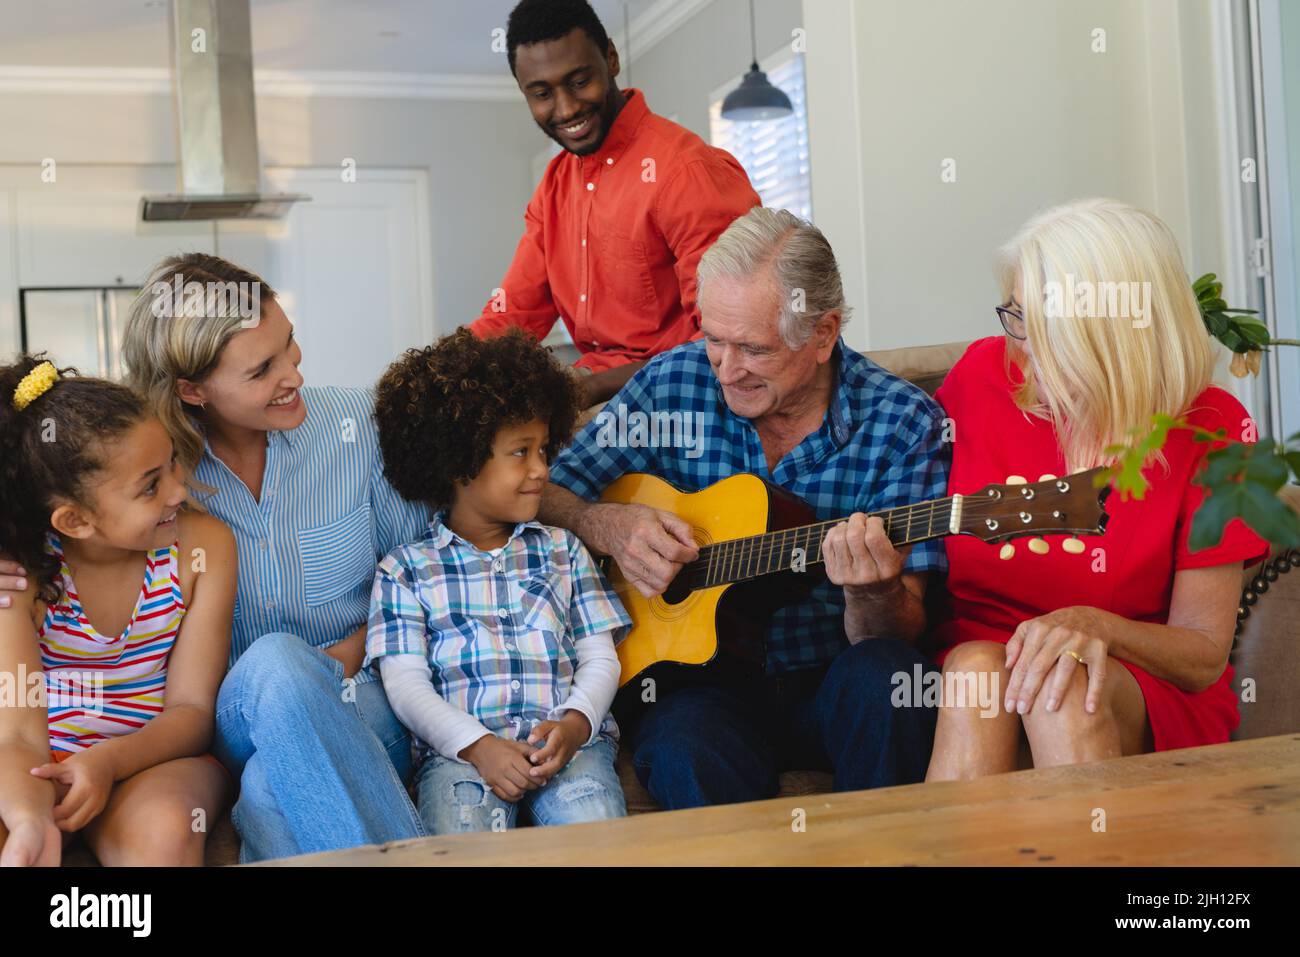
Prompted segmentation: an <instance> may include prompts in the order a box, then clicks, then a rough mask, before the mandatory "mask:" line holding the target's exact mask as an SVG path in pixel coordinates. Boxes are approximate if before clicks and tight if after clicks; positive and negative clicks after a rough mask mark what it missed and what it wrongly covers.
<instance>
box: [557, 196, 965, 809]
mask: <svg viewBox="0 0 1300 957" xmlns="http://www.w3.org/2000/svg"><path fill="white" fill-rule="evenodd" d="M698 282H699V303H700V313H701V330H702V332H703V341H697V342H690V343H686V344H684V345H681V346H678V347H676V348H674V349H672V350H671V351H669V352H666V353H664V354H662V355H660V356H658V357H656V358H655V359H653V360H652V361H651V362H649V363H648V364H647V365H646V366H645V368H643V369H641V370H640V371H639V372H637V374H636V375H635V376H634V377H633V378H632V379H631V380H629V381H628V383H627V384H626V385H625V386H624V387H623V388H622V390H620V391H619V392H618V394H617V395H615V396H614V398H613V399H612V400H611V407H612V408H614V409H618V408H619V406H620V405H622V406H626V408H627V413H628V415H629V416H630V415H631V414H632V413H633V412H642V413H645V414H647V415H652V414H656V413H662V412H667V413H676V412H680V413H691V417H692V418H695V419H699V420H701V421H702V423H703V424H702V427H700V426H699V424H698V423H697V427H696V428H695V429H694V430H693V431H694V432H695V433H696V434H697V435H698V436H700V439H701V441H702V443H703V444H702V449H700V448H663V447H659V448H645V447H627V446H622V447H619V446H613V445H611V444H610V443H609V442H608V441H607V440H606V438H607V437H601V436H600V435H599V433H600V424H599V422H598V421H593V422H591V423H589V424H588V425H587V426H586V427H585V428H584V429H583V430H582V431H581V432H580V433H579V434H578V436H577V438H576V439H575V440H574V442H573V444H572V445H571V446H570V447H569V448H567V449H566V450H565V451H564V452H562V453H561V454H560V455H559V456H558V457H557V459H556V461H555V464H554V466H553V468H552V469H551V476H550V484H549V485H548V486H547V488H546V492H545V495H544V498H543V506H542V513H541V517H542V521H544V522H546V523H547V524H552V525H560V526H563V527H566V528H570V529H572V530H573V531H574V532H575V533H577V535H578V536H579V537H580V538H582V540H583V541H584V542H585V543H586V544H587V545H588V546H589V547H590V548H591V549H592V550H593V551H596V552H599V553H603V554H609V555H612V556H613V557H614V559H615V560H616V561H617V562H618V565H619V568H620V570H621V571H622V572H623V574H624V575H625V576H626V577H627V578H628V579H629V580H630V581H631V582H632V584H634V585H635V586H636V588H637V589H638V590H639V591H641V592H642V594H644V595H646V596H652V595H656V594H661V593H662V592H663V591H664V590H665V589H666V588H667V587H668V585H669V583H670V582H671V581H672V579H673V577H674V576H675V575H676V574H677V571H678V570H679V569H680V568H681V567H682V565H683V564H685V563H686V562H690V561H693V560H694V559H695V558H696V557H698V551H697V549H696V546H695V542H694V541H693V539H692V536H691V531H690V527H689V526H688V525H687V523H686V522H684V521H682V520H681V519H679V518H677V517H676V516H674V515H672V514H670V513H668V512H665V511H661V510H656V509H652V508H649V507H646V506H642V505H621V504H602V503H598V502H595V501H593V500H594V499H596V498H597V497H598V496H599V495H600V493H601V491H602V490H603V489H604V488H605V486H607V485H608V484H609V483H610V482H612V481H613V480H615V479H616V478H618V477H619V476H621V475H623V474H625V473H627V472H647V473H650V474H653V475H657V476H659V477H660V478H663V479H665V480H667V481H669V482H672V483H673V484H675V485H677V486H678V487H680V488H683V489H687V490H691V491H694V490H698V489H701V488H704V487H706V486H708V485H711V484H713V483H714V482H717V481H719V480H721V479H723V478H726V477H727V476H729V475H733V474H736V473H741V472H749V473H752V474H755V475H758V476H760V477H762V478H764V479H767V480H768V481H771V482H773V483H775V484H777V485H779V486H782V487H783V488H785V489H787V490H789V491H790V492H793V493H794V494H795V495H798V496H799V497H800V498H802V499H804V500H805V501H806V502H807V503H808V504H809V505H811V506H812V508H813V510H814V511H815V512H816V514H817V518H818V519H819V520H821V521H826V520H830V519H834V518H838V517H843V516H848V515H850V514H851V516H852V517H851V518H850V519H849V520H848V521H846V522H842V523H840V524H838V525H836V526H835V527H834V528H832V530H831V531H830V532H829V533H828V534H827V536H826V539H825V543H824V544H823V554H824V556H825V562H826V569H825V570H826V580H824V581H823V582H822V583H821V584H819V585H818V586H817V587H815V588H814V589H813V590H812V592H811V594H810V595H809V596H808V597H807V598H806V599H804V600H802V601H800V602H799V603H797V604H794V605H790V606H787V607H785V608H782V609H780V610H779V611H777V612H776V613H775V615H773V616H772V618H771V620H770V624H769V625H768V629H767V633H766V645H765V658H766V664H765V669H764V674H763V675H761V676H754V677H745V676H743V674H741V673H738V672H734V671H731V670H729V669H727V668H725V667H721V666H709V667H708V668H707V669H706V670H704V671H703V672H702V675H701V677H700V679H699V680H695V681H691V682H688V683H685V684H681V685H679V686H678V687H675V688H672V689H671V690H668V691H667V692H666V693H660V694H659V695H658V696H657V700H656V701H655V702H654V703H653V704H651V705H649V706H648V707H647V708H646V709H644V711H643V712H642V713H641V714H640V715H639V717H638V720H637V721H636V724H635V726H634V727H631V728H624V729H623V735H624V746H627V744H628V743H630V744H631V747H632V750H633V755H634V762H635V765H636V771H637V775H638V777H639V778H640V779H641V782H642V784H643V785H645V787H646V788H647V789H648V790H649V792H650V794H651V795H652V796H653V797H654V798H655V800H656V801H658V802H659V803H660V804H661V805H662V806H663V807H665V808H683V807H697V806H701V805H711V804H728V803H733V802H738V801H752V800H758V799H762V798H768V797H772V796H774V795H775V794H776V791H777V780H778V774H779V772H780V771H782V770H788V769H795V768H800V769H826V770H831V771H833V772H834V786H835V789H836V790H838V791H843V790H856V789H860V788H870V787H882V786H886V785H892V784H904V783H909V782H914V781H920V780H922V779H923V778H924V777H925V770H926V764H927V762H928V760H929V756H930V748H931V745H932V743H933V735H934V723H935V715H934V713H933V711H932V710H930V709H928V708H920V707H899V708H895V707H893V706H892V705H891V692H892V690H893V676H895V675H897V674H903V675H906V676H907V678H906V680H909V681H910V680H912V675H913V673H914V668H915V667H916V666H917V665H920V666H921V668H922V669H925V668H927V667H928V666H927V665H926V664H925V662H924V659H923V658H922V656H921V655H920V653H919V652H918V651H917V650H916V649H915V648H914V647H913V644H912V643H913V642H914V641H915V639H916V638H917V637H918V636H919V635H920V634H921V632H922V631H923V630H924V627H925V610H924V607H923V604H922V599H923V597H924V593H925V584H926V576H927V574H929V573H930V572H937V571H942V570H944V569H945V567H946V565H945V559H944V552H943V547H942V543H941V542H937V541H932V542H923V543H920V544H918V545H915V546H913V547H912V548H911V550H910V552H909V551H906V550H904V551H899V550H896V549H895V548H894V547H893V545H892V544H891V543H890V541H889V538H888V536H887V535H886V534H885V530H884V527H883V525H882V524H881V522H880V520H879V519H877V518H872V519H867V518H866V516H865V515H864V514H863V513H865V512H873V511H878V510H881V509H886V508H891V507H894V506H899V505H906V504H910V503H914V502H921V501H925V500H927V499H933V498H938V497H942V496H943V495H944V494H946V483H947V465H946V462H947V450H946V447H945V445H944V442H943V440H942V424H941V421H942V413H941V411H940V410H939V408H938V406H937V405H935V403H934V402H933V401H932V400H931V399H930V398H929V397H928V396H926V395H925V393H923V392H922V391H920V390H919V389H917V388H915V387H913V386H911V385H909V384H908V383H906V382H904V381H903V380H901V379H899V378H897V377H895V376H893V375H891V374H889V373H888V372H885V371H884V370H883V369H881V368H880V367H879V366H877V365H875V364H874V363H872V362H871V361H870V360H868V359H866V358H865V357H863V356H862V355H860V354H858V353H856V352H854V351H852V350H851V349H849V348H848V347H847V346H845V345H844V343H843V341H842V340H841V338H840V328H841V326H842V325H843V323H844V321H845V319H846V318H847V313H848V308H847V307H846V305H845V303H844V293H843V287H842V284H841V281H840V275H839V268H838V266H837V265H836V262H835V258H834V254H833V253H832V251H831V247H830V244H829V243H828V242H827V241H826V238H825V237H824V236H823V235H822V234H821V232H820V231H819V230H818V229H817V228H816V227H814V226H812V225H811V224H809V223H806V222H804V221H803V220H800V219H799V218H797V217H796V216H794V215H793V214H791V213H789V212H787V211H785V210H772V209H763V208H755V209H752V210H750V211H749V213H747V214H746V215H744V216H742V217H741V218H739V219H737V220H736V221H735V222H734V223H733V224H732V225H731V226H730V227H729V228H728V229H727V230H726V231H725V232H723V233H722V235H721V236H720V237H719V238H718V240H717V241H716V242H715V243H714V245H713V246H712V247H711V248H710V249H709V250H708V251H707V252H706V253H705V254H704V256H703V257H702V258H701V260H700V265H699V276H698ZM683 444H685V443H683ZM691 444H692V445H694V444H695V443H691ZM641 445H644V443H641ZM908 700H909V702H910V700H911V698H910V696H908Z"/></svg>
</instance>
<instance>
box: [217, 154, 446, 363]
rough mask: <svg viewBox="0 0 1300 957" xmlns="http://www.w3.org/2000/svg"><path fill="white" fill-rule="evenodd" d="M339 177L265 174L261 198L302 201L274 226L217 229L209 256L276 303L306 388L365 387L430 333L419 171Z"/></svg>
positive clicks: (423, 189)
mask: <svg viewBox="0 0 1300 957" xmlns="http://www.w3.org/2000/svg"><path fill="white" fill-rule="evenodd" d="M339 172H340V171H339V169H337V168H327V169H290V168H279V167H271V168H268V169H267V170H266V173H265V178H266V183H265V188H266V190H267V191H268V192H288V193H306V194H307V195H309V196H311V197H312V198H311V201H310V202H303V203H298V204H296V205H295V206H294V207H293V210H292V212H291V213H290V214H289V215H288V217H286V218H285V219H284V220H281V221H278V222H275V223H270V224H267V223H240V222H222V223H221V224H220V225H219V228H218V231H217V252H218V254H219V255H221V256H224V257H226V258H227V259H230V260H232V261H234V262H236V263H238V264H240V265H242V266H245V267H247V268H249V269H252V270H253V271H254V272H257V273H259V274H260V275H261V276H262V277H263V278H264V279H265V280H266V281H267V282H268V283H270V284H271V285H272V286H273V287H274V288H275V290H276V292H278V293H279V294H280V302H281V305H282V306H283V308H284V310H285V312H286V313H287V314H288V316H289V318H290V319H291V320H293V322H294V326H295V330H296V334H297V337H298V340H299V342H300V343H301V345H302V351H303V363H302V370H303V375H304V376H305V377H306V380H307V383H308V384H309V385H340V386H371V385H373V384H374V383H375V381H376V380H377V379H378V378H379V376H380V375H381V374H382V372H383V371H384V369H385V368H386V367H387V366H388V364H389V363H390V362H392V361H393V359H395V358H396V357H397V356H398V355H399V354H400V353H401V352H402V351H403V350H404V349H407V348H409V347H411V346H421V345H426V344H428V343H429V342H431V341H433V339H434V337H435V335H436V332H437V326H436V324H435V321H434V315H433V277H432V254H431V252H430V248H431V247H430V243H431V237H430V234H429V228H428V209H429V205H428V192H427V186H426V183H425V174H424V172H423V171H418V170H371V169H366V168H364V167H363V168H361V169H359V170H358V171H357V178H356V182H343V181H342V178H341V177H340V175H339Z"/></svg>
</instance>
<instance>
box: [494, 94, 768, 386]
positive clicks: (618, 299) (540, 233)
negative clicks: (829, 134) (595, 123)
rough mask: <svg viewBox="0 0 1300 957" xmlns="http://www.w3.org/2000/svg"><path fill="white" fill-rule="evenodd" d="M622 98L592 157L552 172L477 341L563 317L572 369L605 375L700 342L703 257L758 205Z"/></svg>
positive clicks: (675, 132) (713, 152) (638, 97)
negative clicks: (576, 355) (573, 352)
mask: <svg viewBox="0 0 1300 957" xmlns="http://www.w3.org/2000/svg"><path fill="white" fill-rule="evenodd" d="M624 92H625V93H626V95H627V102H626V103H625V104H624V106H623V109H622V110H620V111H619V114H618V116H617V117H615V118H614V125H613V126H612V127H611V129H610V131H609V134H608V135H607V136H606V137H605V142H604V143H602V144H601V147H600V149H599V150H597V151H596V152H595V153H592V154H591V155H590V156H575V155H574V154H572V153H570V152H568V151H565V152H563V153H561V154H560V155H558V156H556V157H555V158H554V159H553V160H551V162H550V165H549V166H547V168H546V174H545V175H544V176H543V177H542V181H541V183H539V184H538V186H537V190H536V191H535V192H534V193H533V198H532V199H531V200H530V201H529V203H528V208H527V210H526V211H525V212H524V223H525V231H524V238H523V239H521V240H520V241H519V247H518V248H517V249H516V250H515V258H514V262H512V263H511V264H510V269H509V271H508V272H507V273H506V277H505V279H504V280H503V281H502V283H501V287H500V289H498V290H495V292H494V295H493V296H492V297H491V298H490V299H489V300H488V303H487V305H486V306H485V307H484V309H483V313H482V315H480V316H479V318H478V319H476V320H475V321H474V322H473V324H472V325H471V326H470V328H471V329H473V331H474V332H475V334H477V335H480V336H485V335H494V334H498V333H501V332H504V331H505V330H506V329H507V328H509V327H510V326H521V327H523V328H524V329H525V330H526V331H528V332H529V333H531V334H532V335H533V336H535V337H536V338H537V339H539V340H540V339H543V338H545V337H546V335H547V334H548V333H549V332H550V331H551V327H552V326H554V325H555V319H556V317H557V316H558V317H559V318H560V319H561V320H562V321H563V322H564V325H565V327H566V328H567V329H568V330H569V335H570V336H571V337H572V339H573V341H574V343H575V344H576V345H577V347H578V349H579V351H580V352H581V353H582V358H580V359H579V360H578V363H577V364H578V366H580V367H584V368H587V369H590V370H591V371H593V372H602V371H604V370H605V369H612V368H615V367H616V366H621V365H624V364H626V363H628V362H634V361H637V360H639V359H650V358H652V357H653V356H655V355H657V354H659V353H660V352H663V351H665V350H667V349H671V348H672V347H673V346H676V345H679V344H681V343H683V342H686V341H687V340H689V339H691V338H693V337H694V336H695V335H696V334H697V333H698V332H699V328H700V311H699V307H698V306H697V305H696V301H695V267H696V266H697V265H698V263H699V261H700V256H701V255H703V254H704V251H705V250H706V249H708V248H709V246H711V245H712V244H713V241H714V240H715V239H717V238H718V235H719V234H720V233H721V232H722V231H723V230H724V229H726V228H727V227H728V226H730V225H731V223H732V221H733V220H735V219H736V217H738V216H742V215H744V214H745V213H746V212H748V211H749V210H750V209H751V208H753V207H754V206H757V205H759V204H760V202H761V201H760V200H759V198H758V194H757V193H755V192H754V189H753V187H752V186H750V184H749V177H748V176H746V175H745V170H744V169H743V168H742V167H741V165H740V164H739V163H738V162H736V159H735V157H733V156H732V155H731V154H730V153H728V152H726V151H725V150H720V149H717V148H715V147H712V146H710V145H709V144H707V143H705V142H704V141H703V140H702V139H700V138H699V137H698V136H696V135H695V134H694V133H692V132H691V131H690V130H688V129H686V128H685V127H682V126H678V125H677V124H676V123H673V122H672V121H671V120H666V119H664V118H663V117H662V116H656V115H655V114H654V113H651V112H650V109H649V108H648V107H647V106H646V102H645V97H644V96H643V95H642V94H641V91H639V90H625V91H624Z"/></svg>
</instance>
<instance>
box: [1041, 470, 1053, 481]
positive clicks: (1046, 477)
mask: <svg viewBox="0 0 1300 957" xmlns="http://www.w3.org/2000/svg"><path fill="white" fill-rule="evenodd" d="M1055 478H1056V476H1055V475H1053V474H1052V473H1051V472H1044V473H1043V474H1042V475H1040V476H1038V481H1040V482H1051V481H1052V480H1053V479H1055Z"/></svg>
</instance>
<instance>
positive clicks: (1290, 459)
mask: <svg viewBox="0 0 1300 957" xmlns="http://www.w3.org/2000/svg"><path fill="white" fill-rule="evenodd" d="M1284 458H1285V459H1286V464H1287V465H1289V466H1291V474H1292V475H1294V476H1295V477H1296V480H1297V481H1300V452H1288V453H1286V455H1285V456H1284Z"/></svg>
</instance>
